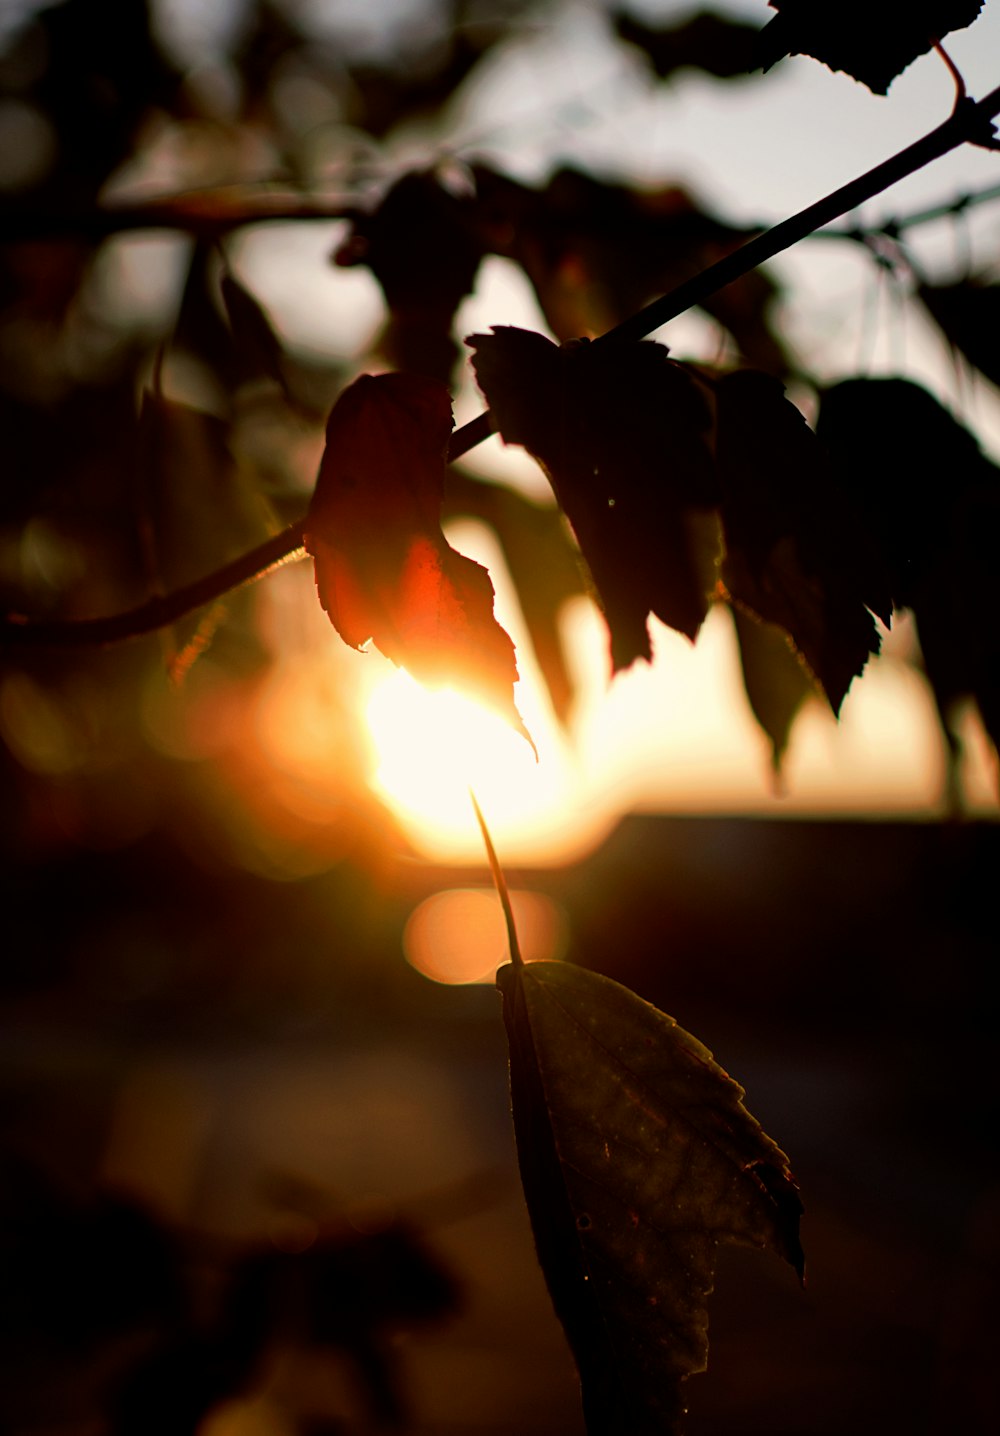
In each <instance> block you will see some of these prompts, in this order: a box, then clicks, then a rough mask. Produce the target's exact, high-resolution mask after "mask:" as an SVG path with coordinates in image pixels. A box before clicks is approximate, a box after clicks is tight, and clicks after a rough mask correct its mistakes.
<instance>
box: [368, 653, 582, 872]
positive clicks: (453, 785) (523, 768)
mask: <svg viewBox="0 0 1000 1436" xmlns="http://www.w3.org/2000/svg"><path fill="white" fill-rule="evenodd" d="M367 717H368V727H369V730H370V732H371V734H372V737H373V739H374V743H375V749H376V753H377V769H376V772H375V778H374V782H375V786H376V788H377V790H378V791H379V793H380V794H381V795H382V797H383V798H385V799H386V800H387V801H388V802H389V803H390V805H391V806H392V808H393V810H394V811H395V812H396V814H397V816H398V817H399V819H400V820H401V821H402V822H403V824H404V826H405V827H406V828H407V830H408V832H409V835H410V837H411V838H412V840H413V841H414V842H415V843H416V844H417V846H419V847H420V848H421V849H422V850H423V851H425V852H427V853H428V854H429V855H432V856H435V857H450V858H456V857H459V858H468V857H469V856H470V855H481V854H482V843H481V841H480V838H479V833H478V829H477V827H476V823H475V819H474V817H473V812H472V805H471V803H470V801H469V789H470V788H471V789H472V790H473V791H474V792H475V794H476V797H477V799H478V801H479V803H480V804H481V806H482V808H483V811H484V813H485V814H486V820H487V822H488V823H489V825H490V831H491V832H492V835H493V838H494V840H495V841H496V842H497V844H498V845H499V846H500V848H501V851H502V852H503V853H504V855H505V856H508V857H509V856H510V855H511V853H512V852H516V854H517V857H518V859H519V860H520V861H523V860H525V858H528V857H530V858H532V859H533V860H539V861H546V860H551V857H552V854H553V852H554V851H555V850H557V849H563V850H564V849H565V848H566V846H567V841H569V842H570V845H572V841H573V840H574V839H575V838H576V837H578V836H579V834H578V833H574V834H573V835H571V836H570V838H569V839H568V838H567V833H566V828H567V811H568V810H567V804H568V803H570V802H571V801H572V798H573V793H574V788H573V776H572V773H571V771H570V770H569V764H568V762H567V759H566V756H565V754H564V752H562V751H561V750H560V746H559V744H558V743H557V742H556V741H555V740H554V739H553V738H552V736H551V735H549V737H548V741H543V740H542V738H541V736H540V735H539V734H538V733H537V729H536V727H535V725H534V724H533V723H532V719H531V716H529V714H527V713H526V714H525V717H526V720H527V722H528V725H529V727H531V729H532V733H533V735H536V736H537V737H538V741H539V757H538V760H537V761H536V759H535V755H534V753H533V752H532V750H531V747H530V745H529V744H528V743H527V742H525V740H524V738H523V737H521V736H519V735H518V734H517V733H516V732H515V731H514V730H513V729H512V728H511V727H510V726H509V725H508V724H507V723H506V722H504V720H503V718H501V717H500V716H499V715H497V714H494V713H491V712H490V711H489V710H488V709H486V708H483V707H482V706H481V705H479V704H478V703H475V702H473V701H472V700H471V699H468V698H465V697H463V696H462V695H461V694H458V693H455V692H453V691H452V690H450V689H441V690H437V691H431V690H429V689H426V688H424V687H422V686H421V685H420V684H419V683H416V682H415V681H414V680H413V679H412V678H410V677H409V675H408V674H406V673H405V672H403V671H401V670H398V671H396V672H393V673H390V674H387V675H386V677H385V678H384V679H383V680H382V681H381V682H380V683H379V684H378V685H377V686H376V687H375V689H374V690H373V692H372V694H371V696H370V698H369V700H368V707H367ZM582 826H583V827H584V828H585V829H586V833H587V835H589V832H590V828H591V826H592V824H590V823H587V822H586V821H584V823H583V825H582Z"/></svg>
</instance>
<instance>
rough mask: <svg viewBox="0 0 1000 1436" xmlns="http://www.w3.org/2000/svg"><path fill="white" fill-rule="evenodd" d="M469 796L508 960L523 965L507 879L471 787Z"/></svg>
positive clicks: (516, 964) (519, 965)
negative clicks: (494, 892) (497, 902)
mask: <svg viewBox="0 0 1000 1436" xmlns="http://www.w3.org/2000/svg"><path fill="white" fill-rule="evenodd" d="M469 798H470V799H471V801H472V807H473V809H474V811H475V814H476V822H477V823H478V824H479V831H480V833H482V835H483V843H484V845H485V847H486V856H487V858H488V859H489V864H490V872H491V873H492V874H493V885H494V887H495V888H496V890H497V897H498V898H499V899H500V906H501V907H502V908H503V916H504V921H505V922H506V924H507V945H508V947H509V948H510V960H511V962H512V963H513V964H514V966H515V967H523V966H524V958H523V957H522V956H521V947H520V944H519V942H518V940H517V928H516V927H515V926H514V909H513V908H512V907H511V903H510V892H509V891H508V888H507V879H506V878H505V877H504V875H503V868H502V867H501V866H500V859H499V858H498V857H497V850H496V848H495V847H494V846H493V839H492V838H491V837H490V830H489V828H488V827H487V826H486V819H485V818H484V817H483V810H482V808H481V807H480V806H479V802H478V800H477V798H476V795H475V793H474V792H473V791H472V789H471V788H470V789H469Z"/></svg>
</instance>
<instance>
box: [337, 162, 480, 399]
mask: <svg viewBox="0 0 1000 1436" xmlns="http://www.w3.org/2000/svg"><path fill="white" fill-rule="evenodd" d="M470 211H471V203H470V201H469V199H468V198H467V197H462V196H460V195H458V194H456V193H454V192H453V191H452V190H451V189H449V188H448V187H447V186H446V185H444V184H442V182H441V180H440V178H439V177H438V176H437V175H436V174H435V172H434V171H433V170H414V171H412V172H411V173H409V174H405V175H403V177H402V178H401V179H400V180H398V181H397V182H396V184H394V185H393V186H392V188H391V189H390V190H389V191H388V192H387V194H386V195H385V196H384V197H383V199H382V201H381V203H380V204H379V205H378V207H377V208H376V209H375V210H373V211H372V212H371V213H369V214H362V213H360V212H357V211H355V212H354V213H353V214H352V215H351V219H352V230H351V234H350V235H349V237H348V238H347V239H346V240H345V241H344V243H343V244H342V245H341V246H340V247H339V249H338V250H337V253H336V261H337V263H338V264H340V265H354V264H365V265H367V266H368V268H369V269H370V270H371V271H372V273H373V274H374V275H375V278H376V279H377V280H378V282H379V284H380V285H381V286H382V292H383V294H384V295H385V302H386V304H387V305H388V308H389V314H390V320H389V326H388V328H387V330H386V332H385V333H384V334H383V336H382V341H381V342H382V348H383V350H384V351H385V354H386V357H387V358H388V360H389V362H390V363H391V364H392V366H393V368H395V369H403V370H410V371H413V372H415V373H419V374H430V375H431V376H432V378H435V379H440V380H441V381H442V382H444V383H447V381H448V379H449V377H450V375H451V371H452V367H453V365H454V363H455V359H456V356H457V354H458V349H457V347H456V345H455V343H454V341H453V339H452V337H451V324H452V320H453V318H454V316H455V311H456V309H457V308H458V306H459V304H461V302H462V300H463V299H464V298H465V296H466V295H467V294H469V293H470V292H471V290H472V286H473V284H474V283H475V278H476V271H477V269H478V268H479V261H480V259H481V257H482V247H481V245H480V242H479V239H478V238H477V236H476V234H475V231H474V229H473V225H472V216H471V213H470Z"/></svg>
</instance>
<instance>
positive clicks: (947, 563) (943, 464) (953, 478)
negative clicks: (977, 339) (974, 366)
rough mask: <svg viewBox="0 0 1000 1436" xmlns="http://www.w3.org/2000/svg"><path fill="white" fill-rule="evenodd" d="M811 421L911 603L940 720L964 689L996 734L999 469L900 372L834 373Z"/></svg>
mask: <svg viewBox="0 0 1000 1436" xmlns="http://www.w3.org/2000/svg"><path fill="white" fill-rule="evenodd" d="M818 432H819V435H820V437H821V438H822V440H823V442H824V444H825V445H826V446H827V448H828V450H829V452H830V455H831V459H832V462H833V464H834V466H835V469H836V472H837V475H838V477H839V479H840V481H841V483H842V484H843V485H844V486H845V487H849V488H851V489H852V490H853V492H854V493H855V494H857V495H858V497H859V499H862V500H863V502H864V503H865V504H866V507H867V513H868V516H869V521H870V525H871V530H872V533H873V534H874V536H875V539H876V541H877V542H878V543H879V545H880V546H881V550H882V553H883V556H884V561H885V564H886V568H887V571H888V573H889V574H890V577H891V582H892V588H893V597H894V601H895V603H896V604H897V605H899V606H901V607H904V606H905V607H908V608H911V609H912V610H913V614H914V617H915V618H916V622H917V631H918V633H919V635H920V644H921V648H922V649H923V654H924V660H925V663H926V667H927V676H928V678H929V679H930V682H931V685H932V687H933V689H934V694H935V698H936V700H937V704H938V708H939V711H940V713H941V717H942V721H943V722H944V723H945V725H946V727H947V722H948V718H949V715H950V708H951V706H952V704H953V703H954V701H955V700H956V699H958V698H962V697H972V698H975V700H976V702H977V703H978V705H979V710H980V712H981V714H982V717H983V721H984V723H985V725H986V729H987V732H988V733H989V734H990V737H991V738H992V739H993V742H994V744H997V745H1000V627H998V625H997V622H996V601H997V599H996V595H997V593H998V592H1000V469H998V468H997V466H996V465H995V464H993V463H991V462H990V460H989V459H988V458H986V456H985V455H984V454H983V453H982V452H981V450H980V448H979V445H978V444H977V442H976V440H975V438H974V437H973V436H972V434H970V433H969V431H968V430H967V429H965V428H963V427H962V425H961V424H959V423H958V422H957V421H956V420H955V419H954V418H953V417H952V416H951V415H950V414H949V413H948V412H947V410H946V409H944V408H943V407H942V405H940V404H939V403H938V402H937V400H936V399H934V398H933V396H932V395H930V394H929V393H928V392H927V391H926V390H925V389H923V388H921V387H920V385H918V384H913V383H911V382H909V381H908V380H904V379H853V380H847V381H845V382H844V383H842V384H838V385H836V386H835V387H834V388H832V389H830V390H828V391H827V393H826V394H824V396H823V400H822V404H821V408H820V421H819V425H818ZM889 475H892V476H895V477H896V482H894V483H890V482H888V481H887V476H889Z"/></svg>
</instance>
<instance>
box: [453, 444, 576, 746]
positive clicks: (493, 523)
mask: <svg viewBox="0 0 1000 1436" xmlns="http://www.w3.org/2000/svg"><path fill="white" fill-rule="evenodd" d="M445 509H446V512H447V513H448V514H449V515H455V516H458V515H469V516H472V517H474V518H477V519H482V520H483V522H485V523H487V524H489V525H490V527H491V528H492V529H493V531H494V533H495V534H496V536H497V539H498V540H499V543H500V547H501V548H502V549H503V556H504V559H505V561H506V564H507V568H508V570H509V571H510V576H511V579H512V580H513V583H514V587H515V588H516V590H517V597H518V602H519V603H520V605H521V612H522V614H523V615H524V622H525V626H526V627H527V630H528V636H529V638H530V639H531V646H532V648H533V649H534V653H535V659H536V661H537V663H538V667H539V670H540V672H541V675H542V678H543V680H544V682H545V686H546V688H547V689H548V694H549V701H550V702H551V704H552V709H553V712H554V713H555V715H556V717H557V718H558V719H559V721H560V723H563V724H565V723H567V722H568V720H569V715H570V712H571V710H572V706H573V699H574V696H575V695H574V688H573V678H572V675H571V672H570V669H569V665H568V663H567V658H566V653H565V651H564V648H563V641H562V637H561V634H560V629H559V618H560V614H561V611H562V608H563V606H564V605H565V604H566V603H567V602H568V601H569V600H570V599H571V598H576V597H578V596H580V595H582V594H584V593H585V592H586V585H585V580H584V575H583V571H582V565H581V563H580V555H579V552H578V550H577V548H576V546H575V544H574V543H573V539H572V536H571V534H570V532H569V526H568V525H567V523H566V520H565V519H564V518H563V515H562V514H561V513H560V512H559V509H558V508H557V507H556V506H555V504H552V503H550V504H540V503H536V502H534V501H533V500H532V499H529V498H526V497H525V496H524V495H523V494H519V493H517V492H516V491H515V490H514V489H508V488H505V487H504V486H503V485H501V484H493V483H488V482H485V481H484V480H482V479H476V478H473V477H472V476H471V475H470V474H467V473H463V472H461V471H459V470H457V469H456V468H455V467H454V466H452V468H451V470H450V471H449V474H448V482H447V486H446V489H445Z"/></svg>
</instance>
